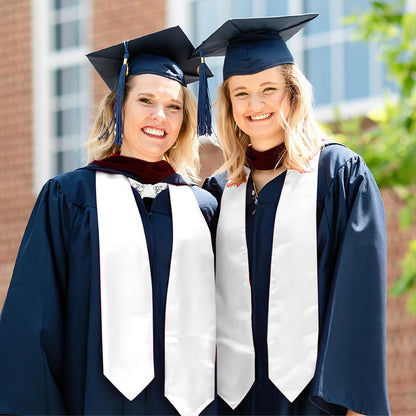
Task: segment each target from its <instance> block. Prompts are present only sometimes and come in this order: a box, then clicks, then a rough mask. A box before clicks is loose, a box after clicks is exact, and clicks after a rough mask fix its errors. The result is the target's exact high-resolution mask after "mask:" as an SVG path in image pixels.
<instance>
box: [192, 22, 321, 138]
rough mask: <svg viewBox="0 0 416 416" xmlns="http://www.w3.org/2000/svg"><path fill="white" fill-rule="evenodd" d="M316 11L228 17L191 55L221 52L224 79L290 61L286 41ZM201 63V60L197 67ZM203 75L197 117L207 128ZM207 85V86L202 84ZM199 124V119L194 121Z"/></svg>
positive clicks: (207, 129) (208, 127) (202, 60)
mask: <svg viewBox="0 0 416 416" xmlns="http://www.w3.org/2000/svg"><path fill="white" fill-rule="evenodd" d="M316 16H318V15H317V14H302V15H291V16H274V17H254V18H246V19H230V20H228V21H226V22H225V23H224V24H223V25H222V26H221V27H220V28H219V29H217V30H216V31H215V32H214V33H213V34H212V35H210V36H209V37H208V38H207V39H205V40H204V41H203V42H202V43H201V45H200V46H198V48H196V49H195V52H194V56H198V55H199V56H200V57H201V62H205V57H209V56H223V55H225V60H224V66H223V79H224V81H225V80H226V79H227V78H229V77H231V76H233V75H251V74H255V73H257V72H260V71H264V70H265V69H268V68H272V67H274V66H276V65H282V64H293V63H294V59H293V56H292V54H291V53H290V51H289V49H288V47H287V45H286V41H287V40H288V39H290V38H291V37H292V36H293V35H294V34H295V33H297V32H298V31H299V30H300V29H302V27H303V26H305V25H306V23H308V22H309V21H311V20H312V19H314V18H315V17H316ZM202 66H203V65H202V64H201V67H202ZM205 86H207V82H206V79H205V80H204V79H202V76H201V80H200V88H199V96H198V118H201V119H204V120H209V125H207V126H206V127H205V131H207V132H211V126H210V119H211V114H210V108H209V100H208V101H207V97H208V95H209V94H208V90H204V88H205ZM206 88H207V87H206ZM198 128H199V122H198Z"/></svg>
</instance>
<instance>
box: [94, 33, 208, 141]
mask: <svg viewBox="0 0 416 416" xmlns="http://www.w3.org/2000/svg"><path fill="white" fill-rule="evenodd" d="M194 50H195V48H194V46H193V45H192V43H191V41H190V40H189V39H188V37H187V36H186V35H185V33H184V32H183V30H182V29H181V28H180V27H179V26H175V27H170V28H168V29H164V30H160V31H158V32H154V33H150V34H148V35H145V36H141V37H139V38H136V39H132V40H129V41H125V42H123V43H119V44H117V45H113V46H110V47H108V48H105V49H101V50H98V51H95V52H91V53H89V54H88V55H87V58H88V59H89V60H90V62H91V64H92V65H93V66H94V68H95V69H96V71H97V72H98V73H99V75H100V76H101V78H102V79H103V80H104V82H105V83H106V84H107V86H108V87H109V88H110V89H111V90H112V91H117V100H116V108H115V110H114V116H113V119H112V120H111V122H110V125H109V126H108V128H107V130H106V132H105V133H104V135H103V136H105V135H106V134H107V133H108V131H110V130H112V129H113V128H114V126H115V128H116V135H115V144H118V145H120V144H121V132H122V123H121V105H122V99H123V93H124V84H125V78H126V76H127V75H140V74H155V75H160V76H163V77H166V78H170V79H173V80H175V81H178V82H179V83H180V84H182V85H184V86H186V85H187V84H189V83H191V82H194V81H197V80H198V79H199V64H200V58H199V55H198V56H193V55H192V53H193V51H194ZM207 76H212V73H211V72H210V71H209V70H208V69H207Z"/></svg>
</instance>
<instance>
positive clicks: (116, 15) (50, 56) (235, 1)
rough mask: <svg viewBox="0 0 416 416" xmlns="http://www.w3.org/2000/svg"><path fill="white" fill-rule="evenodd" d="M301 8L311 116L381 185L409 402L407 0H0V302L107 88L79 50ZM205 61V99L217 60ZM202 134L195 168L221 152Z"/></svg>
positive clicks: (403, 391)
mask: <svg viewBox="0 0 416 416" xmlns="http://www.w3.org/2000/svg"><path fill="white" fill-rule="evenodd" d="M307 12H311V13H312V12H313V13H319V17H318V18H317V19H315V20H314V21H313V22H311V23H310V24H309V25H308V26H306V27H305V29H303V30H302V31H301V32H300V33H299V34H298V35H296V36H295V37H294V38H293V39H292V40H290V41H289V47H290V49H291V51H292V52H293V54H294V56H295V59H296V61H297V63H298V65H299V66H300V67H301V68H302V70H303V71H304V73H305V74H306V76H307V77H308V79H309V80H310V81H311V82H312V84H313V86H314V92H315V115H316V117H317V119H318V120H319V122H320V123H321V124H322V126H323V128H324V129H325V130H326V131H327V132H328V134H329V135H331V136H333V139H334V140H337V141H342V142H345V143H346V144H347V145H348V146H350V147H351V148H353V149H354V150H356V151H357V152H358V153H360V154H361V155H362V156H363V157H364V159H365V160H366V162H367V164H368V165H369V167H370V169H371V170H372V172H373V174H374V176H375V178H376V180H377V181H378V184H379V186H380V188H381V191H382V196H383V200H384V203H385V208H386V216H387V233H388V287H389V296H388V301H387V306H388V309H387V315H388V316H387V372H388V387H389V398H390V406H391V411H392V414H393V415H414V414H416V316H415V313H416V279H415V276H416V226H415V221H414V219H415V211H416V197H415V195H416V192H415V179H414V178H416V131H415V129H416V86H415V84H416V80H415V74H416V1H415V0H411V1H410V0H407V1H406V0H392V1H370V0H343V1H341V0H290V1H289V0H152V1H149V0H147V1H145V0H133V1H132V0H128V1H127V0H118V1H117V2H115V1H113V0H14V1H11V0H0V53H1V56H2V59H1V60H0V69H1V77H0V108H1V110H0V307H1V305H2V304H3V302H4V299H5V296H6V292H7V287H8V285H9V283H10V278H11V275H12V270H13V264H14V261H15V258H16V255H17V250H18V247H19V243H20V240H21V238H22V235H23V232H24V228H25V226H26V223H27V220H28V218H29V215H30V212H31V209H32V207H33V204H34V202H35V199H36V195H37V193H38V192H39V190H40V188H41V186H42V185H43V183H44V182H45V181H46V180H47V179H48V178H50V177H52V176H54V175H56V174H57V173H61V172H64V171H68V170H71V169H74V168H77V167H79V166H82V165H83V164H85V161H86V149H85V146H84V144H85V141H86V138H87V136H88V132H89V128H90V126H91V123H92V120H93V117H94V114H95V111H96V109H97V106H98V103H99V101H100V100H101V99H102V98H103V97H104V95H105V94H106V93H107V87H106V86H105V85H104V83H103V82H102V80H101V79H100V78H99V77H98V75H96V74H95V73H94V71H93V69H92V67H90V65H89V63H88V62H87V59H86V57H85V54H86V53H88V52H90V51H93V50H96V49H100V48H104V47H107V46H110V45H112V44H115V43H119V42H122V41H123V40H126V39H131V38H135V37H138V36H141V35H144V34H146V33H149V32H153V31H156V30H160V29H163V28H165V27H168V26H174V25H180V26H181V27H182V28H183V29H184V31H185V32H186V33H187V35H188V36H189V37H190V38H191V40H192V41H193V43H194V44H195V46H197V45H198V44H199V43H200V42H201V41H202V40H203V39H204V38H205V37H206V36H207V35H208V34H210V33H211V32H212V31H213V30H214V29H216V28H217V27H218V26H220V25H221V24H222V23H223V22H224V21H225V20H226V19H228V18H232V17H254V16H267V15H269V16H272V15H282V14H298V13H307ZM207 62H208V65H209V66H210V67H211V69H212V70H213V72H214V73H215V74H216V77H214V78H213V79H210V81H209V82H210V91H211V99H212V101H214V100H215V95H216V90H217V87H218V85H219V84H220V83H221V81H222V73H221V60H220V59H219V58H218V59H216V58H211V59H209V60H208V61H207ZM194 92H195V94H196V92H197V91H196V90H194ZM201 144H202V146H201V161H202V172H201V178H202V179H203V178H205V177H206V176H207V175H209V174H211V173H212V172H213V171H214V170H215V169H216V168H217V167H218V166H219V165H220V164H221V152H220V150H219V149H218V147H216V146H215V145H214V144H213V143H212V142H211V141H210V140H207V139H201ZM39 262H42V259H39ZM353 307H354V305H351V308H353ZM357 342H360V341H359V340H357Z"/></svg>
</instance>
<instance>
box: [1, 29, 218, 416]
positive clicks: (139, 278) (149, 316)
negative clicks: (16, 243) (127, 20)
mask: <svg viewBox="0 0 416 416" xmlns="http://www.w3.org/2000/svg"><path fill="white" fill-rule="evenodd" d="M193 50H194V48H193V46H192V44H191V43H190V41H189V40H188V38H187V37H186V36H185V34H184V33H183V32H182V30H181V29H180V28H179V27H174V28H169V29H165V30H162V31H160V32H156V33H153V34H150V35H146V36H143V37H140V38H137V39H134V40H131V41H129V42H124V43H122V44H119V45H115V46H112V47H110V48H106V49H103V50H100V51H97V52H93V53H91V54H89V55H88V58H89V59H90V61H91V63H92V64H93V65H94V67H95V69H96V70H97V71H98V72H99V74H100V75H101V77H102V78H103V79H104V81H105V82H106V83H107V85H108V86H109V87H110V89H111V90H112V92H110V93H109V94H108V96H107V97H106V98H105V99H104V100H103V103H102V105H101V108H100V110H99V114H98V116H97V119H96V121H95V123H94V126H93V129H92V133H91V135H90V139H89V161H90V163H89V164H88V165H87V166H86V167H84V168H81V169H78V170H76V171H73V172H69V173H65V174H62V175H59V176H57V177H55V178H53V179H51V180H49V181H48V182H47V183H46V185H45V186H44V188H43V190H42V191H41V193H40V195H39V198H38V200H37V202H36V206H35V208H34V210H33V213H32V216H31V218H30V221H29V224H28V226H27V229H26V232H25V235H24V238H23V241H22V244H21V247H20V251H19V254H18V257H17V260H16V266H15V270H14V274H13V277H12V281H11V285H10V289H9V292H8V295H7V299H6V302H5V305H4V309H3V312H2V315H1V319H0V413H2V414H31V415H34V414H39V415H49V414H53V415H57V414H76V415H82V414H111V415H124V414H143V415H146V414H147V415H150V414H158V415H160V414H186V415H188V414H199V413H201V412H203V411H204V409H205V408H206V407H207V406H208V408H207V410H205V411H212V406H213V405H212V404H210V403H211V402H212V401H213V399H214V359H215V289H214V264H213V263H214V262H213V252H212V243H211V233H210V226H211V223H212V220H213V218H214V214H215V211H216V206H217V202H216V200H215V198H214V197H212V196H211V195H210V194H209V193H208V192H206V191H203V190H201V189H199V188H198V187H197V186H194V184H192V183H191V182H189V180H190V179H192V178H195V177H196V176H197V174H198V162H199V161H198V153H197V151H198V149H197V141H196V133H195V132H196V103H195V99H194V98H193V96H192V94H191V93H190V92H189V91H188V89H187V88H186V85H187V83H188V82H192V81H194V80H197V79H198V74H197V66H198V63H199V60H198V59H189V56H190V55H191V53H192V51H193ZM155 51H157V53H155ZM210 409H211V410H210Z"/></svg>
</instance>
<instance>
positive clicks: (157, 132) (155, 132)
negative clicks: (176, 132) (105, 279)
mask: <svg viewBox="0 0 416 416" xmlns="http://www.w3.org/2000/svg"><path fill="white" fill-rule="evenodd" d="M143 131H144V132H145V133H147V134H151V135H152V136H159V137H162V136H164V135H165V132H164V131H163V130H159V129H151V128H145V129H143Z"/></svg>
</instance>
